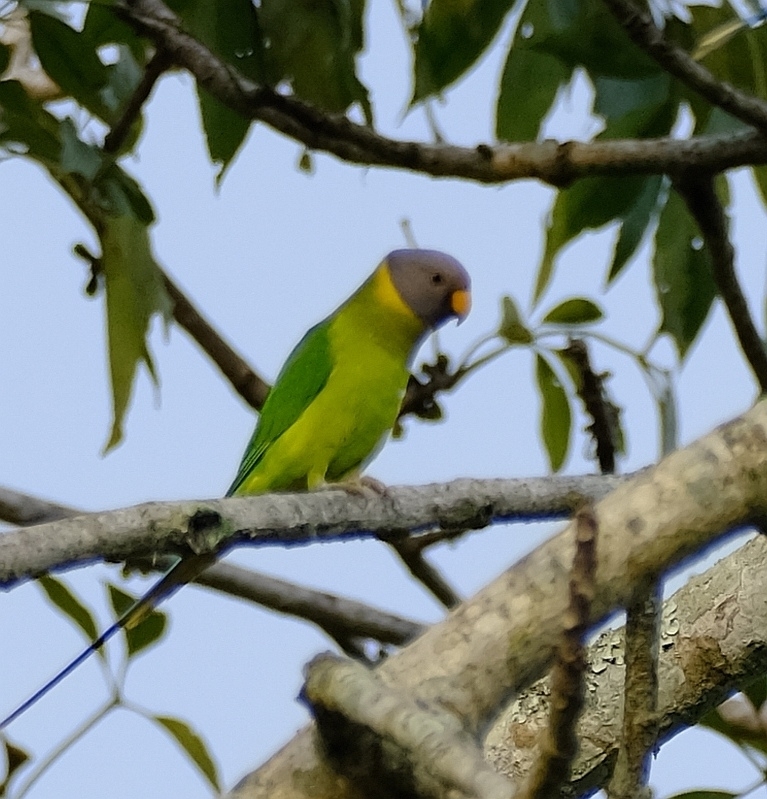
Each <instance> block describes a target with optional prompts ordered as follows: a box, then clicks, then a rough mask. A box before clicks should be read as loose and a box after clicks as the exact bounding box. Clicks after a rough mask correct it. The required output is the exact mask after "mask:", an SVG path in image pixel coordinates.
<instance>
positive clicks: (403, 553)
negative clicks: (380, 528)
mask: <svg viewBox="0 0 767 799" xmlns="http://www.w3.org/2000/svg"><path fill="white" fill-rule="evenodd" d="M379 538H380V539H381V540H382V541H385V542H386V543H387V544H389V546H391V548H392V549H393V550H394V551H395V552H396V553H397V555H398V556H399V558H400V560H401V561H402V562H403V563H404V564H405V566H407V569H408V571H409V572H410V574H412V575H413V577H414V578H415V579H416V580H418V582H420V583H421V584H422V585H423V586H424V587H425V588H426V589H427V590H428V591H429V592H431V594H432V595H433V596H435V597H436V598H437V599H438V600H439V601H440V602H441V603H442V604H443V605H444V606H445V607H446V608H448V609H452V608H454V607H457V606H458V605H460V604H461V597H460V596H459V595H458V593H457V592H456V591H455V589H454V588H453V587H452V586H451V585H450V583H448V581H447V580H446V579H445V578H444V577H443V575H442V574H441V573H440V571H439V569H437V568H436V567H435V566H433V565H432V564H431V563H429V562H428V561H427V560H426V557H425V556H424V554H423V550H424V544H423V542H421V541H418V540H417V539H415V538H411V537H410V534H409V533H408V531H407V530H391V531H386V533H384V534H379Z"/></svg>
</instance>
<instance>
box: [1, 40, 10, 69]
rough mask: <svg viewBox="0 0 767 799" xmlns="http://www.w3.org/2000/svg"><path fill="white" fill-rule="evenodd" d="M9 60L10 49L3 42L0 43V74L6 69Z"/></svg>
mask: <svg viewBox="0 0 767 799" xmlns="http://www.w3.org/2000/svg"><path fill="white" fill-rule="evenodd" d="M10 60H11V50H10V48H9V47H8V46H7V45H5V44H0V75H2V74H3V72H5V70H6V69H8V62H9V61H10Z"/></svg>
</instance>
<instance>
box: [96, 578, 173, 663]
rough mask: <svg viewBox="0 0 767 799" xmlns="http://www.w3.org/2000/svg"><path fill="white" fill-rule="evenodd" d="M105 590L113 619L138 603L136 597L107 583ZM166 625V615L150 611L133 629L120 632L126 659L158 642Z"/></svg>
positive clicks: (157, 611)
mask: <svg viewBox="0 0 767 799" xmlns="http://www.w3.org/2000/svg"><path fill="white" fill-rule="evenodd" d="M107 590H108V592H109V602H110V604H111V605H112V610H113V611H114V614H115V619H119V618H120V617H121V616H123V615H124V614H125V613H127V612H128V611H129V610H130V609H131V608H132V607H133V606H134V605H135V604H136V602H137V601H138V598H137V597H133V596H131V595H130V594H128V593H126V592H125V591H123V590H122V589H121V588H118V587H117V586H116V585H112V584H111V583H107ZM167 623H168V617H167V614H165V613H163V612H162V611H159V610H150V611H148V612H147V615H146V616H145V617H144V618H143V619H142V620H141V621H140V622H139V623H138V624H136V625H135V626H134V627H130V628H129V629H128V628H124V629H123V631H122V632H123V634H124V636H125V642H126V645H127V649H128V657H129V658H131V657H133V656H134V655H136V654H138V653H139V652H141V651H142V650H144V649H146V648H147V647H149V646H151V645H152V644H154V643H155V642H156V641H158V640H159V639H160V638H161V637H162V635H163V633H164V632H165V628H166V626H167Z"/></svg>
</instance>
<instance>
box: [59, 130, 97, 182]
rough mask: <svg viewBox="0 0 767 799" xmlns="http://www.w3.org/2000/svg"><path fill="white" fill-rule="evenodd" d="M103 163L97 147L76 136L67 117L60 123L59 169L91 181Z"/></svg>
mask: <svg viewBox="0 0 767 799" xmlns="http://www.w3.org/2000/svg"><path fill="white" fill-rule="evenodd" d="M103 163H104V158H103V152H102V150H101V149H100V148H99V147H94V146H93V145H92V144H86V143H85V142H84V141H83V140H82V139H81V138H80V137H79V136H78V135H77V129H76V128H75V124H74V122H73V121H72V120H71V119H70V117H67V118H66V119H63V120H62V122H61V168H62V169H63V170H64V171H65V172H67V173H69V174H70V175H80V176H81V177H83V178H85V179H86V180H87V181H92V180H93V179H94V178H95V177H96V175H97V174H98V173H99V170H100V169H101V167H102V165H103Z"/></svg>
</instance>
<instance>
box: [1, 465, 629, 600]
mask: <svg viewBox="0 0 767 799" xmlns="http://www.w3.org/2000/svg"><path fill="white" fill-rule="evenodd" d="M626 479H627V478H625V477H612V476H609V477H608V476H602V475H587V476H584V477H538V478H529V479H517V480H468V479H464V480H454V481H452V482H450V483H441V484H433V485H427V486H420V487H416V486H402V487H399V488H397V487H393V488H390V489H389V491H388V494H387V496H386V497H375V498H365V497H353V496H350V495H349V493H348V492H346V491H342V490H338V491H319V492H314V493H299V494H262V495H260V496H255V497H233V498H229V499H212V500H204V501H199V500H198V501H192V500H188V501H182V502H149V503H146V504H144V505H136V506H135V507H132V508H123V509H121V510H115V511H107V512H103V513H91V514H87V515H84V516H78V517H77V518H75V519H63V520H61V521H56V522H50V523H48V524H41V525H38V526H37V527H28V528H25V529H23V530H13V531H11V532H7V533H5V534H3V535H2V536H0V585H4V586H5V587H11V586H12V585H13V584H14V583H17V582H19V581H21V580H23V579H25V578H29V577H37V576H39V575H40V574H43V573H44V572H47V571H50V570H52V569H62V568H68V567H72V566H76V565H79V564H84V563H90V562H92V561H94V560H106V561H112V562H118V563H120V562H123V561H125V560H128V559H129V558H135V557H144V556H147V555H157V554H158V553H162V554H167V553H175V554H190V553H201V552H203V551H210V550H212V549H220V548H222V547H224V546H226V547H229V546H233V545H237V544H243V543H247V542H251V543H254V544H258V545H262V546H263V545H267V546H274V545H278V546H290V545H295V544H308V543H313V542H315V541H328V540H334V539H336V540H337V539H344V538H374V537H375V536H376V533H377V531H380V530H389V529H392V528H402V527H407V528H408V529H410V530H414V531H422V530H429V529H440V528H442V529H447V530H449V531H450V532H451V534H454V532H455V530H456V529H479V528H481V527H485V526H487V525H488V524H489V523H490V522H491V521H512V520H515V521H532V520H540V519H554V518H562V517H564V516H567V515H569V514H570V513H571V512H572V511H573V509H574V508H575V507H577V506H578V505H579V504H581V503H582V502H583V499H584V497H585V498H593V499H597V498H600V497H603V496H604V495H605V494H606V493H607V492H608V491H609V490H610V489H612V488H614V487H615V486H617V485H619V484H621V483H623V482H625V481H626Z"/></svg>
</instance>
